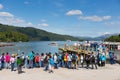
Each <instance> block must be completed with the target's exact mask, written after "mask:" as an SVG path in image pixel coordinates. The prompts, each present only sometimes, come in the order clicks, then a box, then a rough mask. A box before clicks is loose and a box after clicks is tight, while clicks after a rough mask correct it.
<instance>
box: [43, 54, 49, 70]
mask: <svg viewBox="0 0 120 80" xmlns="http://www.w3.org/2000/svg"><path fill="white" fill-rule="evenodd" d="M49 55H50V54H46V57H45V59H44V64H45V69H44V71H47V70H49Z"/></svg>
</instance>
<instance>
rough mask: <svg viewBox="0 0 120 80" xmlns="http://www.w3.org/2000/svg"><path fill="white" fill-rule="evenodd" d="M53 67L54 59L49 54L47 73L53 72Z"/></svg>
mask: <svg viewBox="0 0 120 80" xmlns="http://www.w3.org/2000/svg"><path fill="white" fill-rule="evenodd" d="M53 68H54V60H53V58H52V56H51V55H50V58H49V73H51V72H52V73H53Z"/></svg>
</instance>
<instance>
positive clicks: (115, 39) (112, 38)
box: [105, 34, 120, 42]
mask: <svg viewBox="0 0 120 80" xmlns="http://www.w3.org/2000/svg"><path fill="white" fill-rule="evenodd" d="M105 41H110V42H120V34H119V35H113V36H110V37H109V38H106V39H105Z"/></svg>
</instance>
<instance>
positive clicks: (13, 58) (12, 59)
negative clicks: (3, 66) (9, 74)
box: [10, 54, 15, 71]
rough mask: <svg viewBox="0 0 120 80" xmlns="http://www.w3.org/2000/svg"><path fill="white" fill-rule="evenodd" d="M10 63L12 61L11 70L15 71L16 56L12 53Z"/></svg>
mask: <svg viewBox="0 0 120 80" xmlns="http://www.w3.org/2000/svg"><path fill="white" fill-rule="evenodd" d="M10 63H11V71H14V67H15V56H14V55H13V54H12V57H11V58H10Z"/></svg>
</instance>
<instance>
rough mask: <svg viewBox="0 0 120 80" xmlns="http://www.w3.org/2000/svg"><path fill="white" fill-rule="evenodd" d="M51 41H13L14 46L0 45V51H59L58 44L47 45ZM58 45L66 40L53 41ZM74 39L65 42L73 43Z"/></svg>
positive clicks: (27, 52)
mask: <svg viewBox="0 0 120 80" xmlns="http://www.w3.org/2000/svg"><path fill="white" fill-rule="evenodd" d="M51 42H54V41H40V42H15V43H13V44H14V45H15V46H5V47H0V53H6V52H9V53H10V54H12V53H18V54H20V53H22V52H24V53H25V54H29V53H30V52H31V51H34V52H35V53H39V54H41V53H49V52H51V53H55V52H57V53H58V52H59V51H58V46H51V45H48V44H50V43H51ZM55 42H56V43H57V44H58V45H59V46H64V44H65V43H66V41H55ZM73 43H74V41H72V42H69V43H68V42H67V44H73Z"/></svg>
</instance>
